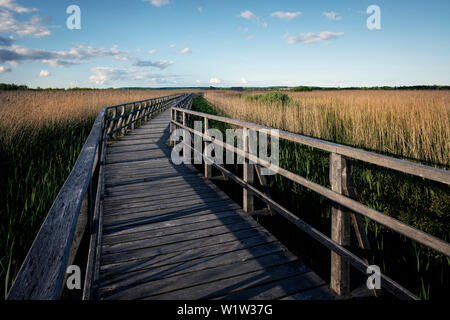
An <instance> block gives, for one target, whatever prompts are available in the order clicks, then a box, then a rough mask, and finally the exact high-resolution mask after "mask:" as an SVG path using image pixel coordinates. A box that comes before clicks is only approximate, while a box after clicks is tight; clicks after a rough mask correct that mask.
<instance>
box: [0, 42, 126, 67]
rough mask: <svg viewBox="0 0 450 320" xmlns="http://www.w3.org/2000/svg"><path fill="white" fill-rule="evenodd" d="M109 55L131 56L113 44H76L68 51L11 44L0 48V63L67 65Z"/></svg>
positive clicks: (78, 63)
mask: <svg viewBox="0 0 450 320" xmlns="http://www.w3.org/2000/svg"><path fill="white" fill-rule="evenodd" d="M105 57H110V58H113V59H115V60H120V61H126V60H129V59H130V58H131V56H130V55H129V54H128V52H126V51H121V50H118V49H117V46H113V47H112V48H110V49H105V48H96V47H92V46H87V47H86V46H82V45H80V46H78V47H75V48H71V49H70V50H68V51H51V50H45V49H33V48H26V47H22V46H16V45H13V46H11V47H8V48H0V63H4V62H14V63H18V62H21V61H41V62H44V63H48V64H49V65H51V66H52V67H69V66H74V65H80V64H84V63H87V62H88V60H89V59H93V58H105Z"/></svg>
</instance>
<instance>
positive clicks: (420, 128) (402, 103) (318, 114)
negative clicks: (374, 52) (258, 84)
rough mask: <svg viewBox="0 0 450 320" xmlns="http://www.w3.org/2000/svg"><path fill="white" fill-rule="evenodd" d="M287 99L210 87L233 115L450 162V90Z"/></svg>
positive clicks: (318, 93)
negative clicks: (265, 98) (261, 99)
mask: <svg viewBox="0 0 450 320" xmlns="http://www.w3.org/2000/svg"><path fill="white" fill-rule="evenodd" d="M288 95H289V97H290V99H289V100H283V103H277V102H272V103H264V104H261V103H259V102H258V101H257V99H249V98H246V97H248V96H251V94H250V95H249V94H245V93H239V92H225V91H208V92H206V94H205V98H206V99H207V100H208V101H209V102H210V103H211V104H212V105H214V106H215V107H216V108H217V109H218V110H219V111H221V112H223V113H226V114H227V115H228V116H230V117H232V118H238V119H242V120H248V121H251V122H256V123H260V124H264V125H267V126H271V127H277V128H280V129H284V130H287V131H291V132H296V133H300V134H303V135H307V136H312V137H316V138H320V139H324V140H329V141H335V142H338V143H343V144H347V145H352V146H356V147H361V148H365V149H368V150H373V151H377V152H382V153H386V154H390V155H395V156H401V157H405V158H410V159H417V160H420V161H422V162H427V163H430V164H443V165H450V156H449V152H450V91H382V90H376V91H375V90H374V91H366V90H354V91H313V92H290V93H288Z"/></svg>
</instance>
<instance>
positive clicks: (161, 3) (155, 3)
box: [144, 0, 169, 7]
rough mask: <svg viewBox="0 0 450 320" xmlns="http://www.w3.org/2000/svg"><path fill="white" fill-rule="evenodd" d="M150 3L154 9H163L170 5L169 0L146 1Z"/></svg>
mask: <svg viewBox="0 0 450 320" xmlns="http://www.w3.org/2000/svg"><path fill="white" fill-rule="evenodd" d="M144 1H146V2H150V3H151V4H152V6H154V7H161V6H165V5H168V4H169V0H144Z"/></svg>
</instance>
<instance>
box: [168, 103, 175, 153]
mask: <svg viewBox="0 0 450 320" xmlns="http://www.w3.org/2000/svg"><path fill="white" fill-rule="evenodd" d="M175 113H176V111H175V110H173V109H172V108H170V138H169V145H170V146H171V147H173V146H174V141H173V140H172V133H173V131H174V130H175V125H174V124H173V123H172V120H175V118H176V117H175V116H174V114H175Z"/></svg>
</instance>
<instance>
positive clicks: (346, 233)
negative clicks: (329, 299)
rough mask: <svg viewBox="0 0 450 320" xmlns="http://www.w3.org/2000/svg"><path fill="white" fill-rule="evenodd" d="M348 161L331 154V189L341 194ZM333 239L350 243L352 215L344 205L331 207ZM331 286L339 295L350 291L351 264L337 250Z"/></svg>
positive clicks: (332, 257)
mask: <svg viewBox="0 0 450 320" xmlns="http://www.w3.org/2000/svg"><path fill="white" fill-rule="evenodd" d="M348 178H349V175H348V174H347V161H346V159H345V158H344V157H343V156H342V155H340V154H337V153H331V154H330V183H331V189H332V190H333V191H335V192H337V193H339V194H343V193H344V188H345V186H346V185H347V181H346V180H347V179H348ZM331 239H332V240H333V241H335V242H336V243H337V244H339V245H342V246H348V245H349V244H350V217H349V214H348V213H347V212H346V211H345V210H343V208H342V207H340V206H338V205H334V206H333V207H332V209H331ZM330 274H331V279H330V287H331V289H332V290H333V291H334V292H336V294H338V295H347V294H348V293H349V292H350V266H349V264H348V263H347V262H345V261H344V259H342V257H341V256H339V255H338V254H336V253H335V252H331V272H330Z"/></svg>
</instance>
